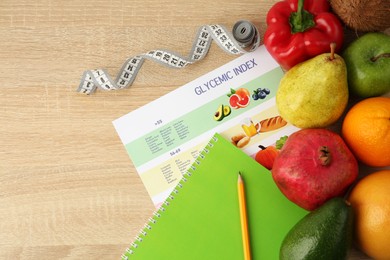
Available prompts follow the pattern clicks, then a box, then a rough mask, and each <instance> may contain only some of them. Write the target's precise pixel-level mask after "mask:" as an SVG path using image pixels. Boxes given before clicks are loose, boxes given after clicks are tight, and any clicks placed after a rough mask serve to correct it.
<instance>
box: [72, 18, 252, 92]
mask: <svg viewBox="0 0 390 260" xmlns="http://www.w3.org/2000/svg"><path fill="white" fill-rule="evenodd" d="M212 40H215V41H216V43H217V44H218V45H219V47H220V48H222V49H223V50H224V51H226V52H228V53H230V54H235V55H238V54H244V53H247V52H251V51H254V50H255V49H257V48H258V47H259V45H260V34H259V32H258V30H257V28H256V27H255V26H254V25H253V24H252V23H251V22H249V21H245V20H241V21H238V22H237V23H236V24H235V25H234V26H233V29H232V33H230V32H229V31H227V30H226V28H225V27H224V26H222V25H218V24H214V25H204V26H202V27H200V28H199V30H198V33H197V35H196V39H195V41H194V44H193V45H192V49H191V52H190V54H189V56H188V57H187V58H186V57H183V56H182V55H180V54H177V53H175V52H172V51H167V50H152V51H149V52H147V53H144V54H140V55H137V56H135V57H132V58H129V59H127V60H126V62H125V63H124V64H123V66H122V68H121V70H120V72H119V73H118V76H117V78H116V79H115V81H113V80H112V79H111V77H110V76H109V75H108V73H107V72H106V70H104V69H94V70H87V71H85V72H84V74H83V76H82V79H81V83H80V85H79V87H78V89H77V91H78V92H80V93H84V94H91V93H92V92H94V91H95V90H96V88H100V89H102V90H117V89H123V88H126V87H129V86H131V84H132V83H133V81H134V79H135V77H136V76H137V73H138V71H139V70H140V68H141V67H142V64H143V63H144V61H145V59H148V60H152V61H154V62H157V63H160V64H162V65H164V66H167V67H170V68H177V69H179V68H184V67H185V66H187V65H188V64H192V63H195V62H196V61H199V60H201V59H203V58H204V57H205V56H206V54H207V52H208V50H209V48H210V45H211V41H212Z"/></svg>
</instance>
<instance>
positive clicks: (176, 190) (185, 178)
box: [122, 136, 218, 260]
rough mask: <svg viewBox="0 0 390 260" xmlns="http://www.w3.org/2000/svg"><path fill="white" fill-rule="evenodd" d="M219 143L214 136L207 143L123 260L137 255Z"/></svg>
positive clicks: (140, 232) (128, 259) (123, 256)
mask: <svg viewBox="0 0 390 260" xmlns="http://www.w3.org/2000/svg"><path fill="white" fill-rule="evenodd" d="M217 141H218V138H217V137H216V136H213V137H212V138H211V140H210V141H209V142H208V143H207V145H206V146H205V148H203V150H202V151H201V152H200V153H199V155H198V158H196V159H195V161H194V163H193V164H192V165H191V166H190V168H188V170H187V171H186V172H185V173H184V174H183V177H182V178H181V180H180V181H179V183H178V184H177V185H176V187H175V188H174V189H173V190H172V192H171V194H170V195H169V196H168V198H167V199H166V200H165V201H164V202H163V204H162V205H161V206H160V208H158V209H157V210H156V211H155V212H153V216H152V217H151V218H149V220H148V223H146V224H145V225H144V226H143V228H142V229H141V230H140V231H139V234H138V235H137V236H136V237H135V239H134V242H132V243H131V244H130V247H129V248H127V249H126V253H125V254H123V255H122V260H131V255H134V254H135V253H136V252H135V251H136V249H137V248H138V246H139V245H141V244H142V242H143V240H144V237H146V236H147V234H148V232H149V231H150V230H152V228H153V225H155V224H157V223H158V218H160V217H161V215H162V214H163V212H165V211H166V209H167V208H168V207H169V206H170V205H171V202H170V201H172V200H174V199H175V197H176V195H178V194H179V193H180V190H181V189H184V188H185V183H186V182H187V181H188V180H189V178H190V177H191V176H192V175H193V172H192V171H194V170H195V169H196V165H200V164H201V162H202V160H203V159H204V158H205V154H207V153H209V151H210V148H211V147H213V146H214V143H215V142H217ZM195 164H196V165H195ZM156 218H157V219H156ZM136 242H138V243H136Z"/></svg>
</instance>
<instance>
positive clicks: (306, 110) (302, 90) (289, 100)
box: [276, 44, 349, 128]
mask: <svg viewBox="0 0 390 260" xmlns="http://www.w3.org/2000/svg"><path fill="white" fill-rule="evenodd" d="M334 50H335V44H331V52H330V53H323V54H320V55H318V56H316V57H314V58H311V59H309V60H307V61H304V62H302V63H299V64H297V65H295V66H294V67H292V68H291V69H290V70H289V71H287V72H286V73H285V74H284V76H283V78H282V79H281V81H280V83H279V88H278V91H277V93H276V105H277V107H278V110H279V113H280V115H281V116H282V117H283V118H284V119H285V120H286V121H287V122H289V123H291V124H292V125H295V126H297V127H299V128H322V127H327V126H329V125H331V124H333V123H335V122H336V121H337V120H338V119H339V118H340V117H341V115H342V114H343V112H344V110H345V108H346V106H347V103H348V97H349V94H348V81H347V68H346V65H345V62H344V60H343V58H342V57H341V56H339V55H337V54H336V53H334Z"/></svg>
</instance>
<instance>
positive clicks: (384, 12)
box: [330, 0, 390, 32]
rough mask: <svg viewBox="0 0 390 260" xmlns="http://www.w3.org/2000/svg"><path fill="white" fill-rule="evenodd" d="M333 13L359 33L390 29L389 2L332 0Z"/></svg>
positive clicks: (385, 0) (386, 0)
mask: <svg viewBox="0 0 390 260" xmlns="http://www.w3.org/2000/svg"><path fill="white" fill-rule="evenodd" d="M330 4H331V6H332V9H333V12H334V13H335V14H337V15H338V16H339V18H340V19H341V20H342V21H343V22H344V23H345V24H346V25H347V26H348V27H350V28H352V29H354V30H357V31H363V32H368V31H383V30H385V29H387V28H389V27H390V4H389V0H348V1H345V0H330Z"/></svg>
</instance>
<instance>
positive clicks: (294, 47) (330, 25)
mask: <svg viewBox="0 0 390 260" xmlns="http://www.w3.org/2000/svg"><path fill="white" fill-rule="evenodd" d="M266 21H267V25H268V27H267V30H266V32H265V35H264V45H265V47H266V48H267V50H268V51H269V53H270V54H271V55H272V57H273V58H274V59H275V60H276V61H277V62H278V63H279V64H280V66H281V67H282V68H283V69H285V70H289V69H290V68H292V67H293V66H294V65H296V64H298V63H300V62H302V61H305V60H307V59H309V58H312V57H314V56H317V55H318V54H321V53H324V52H327V51H328V50H329V44H330V43H332V42H334V43H336V46H337V49H336V52H339V51H340V49H341V47H342V44H343V40H344V32H343V27H342V25H341V22H340V20H339V18H338V17H337V16H336V15H335V14H333V13H331V11H330V5H329V3H328V1H327V0H306V1H303V0H299V1H297V0H285V1H281V2H277V3H276V4H275V5H273V6H272V7H271V9H270V10H269V11H268V13H267V18H266Z"/></svg>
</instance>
